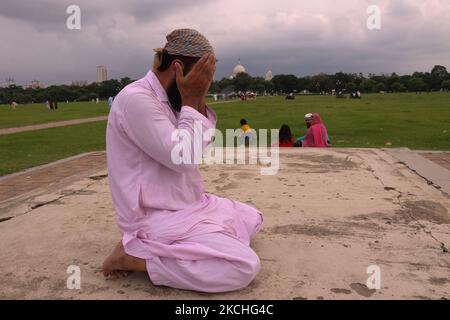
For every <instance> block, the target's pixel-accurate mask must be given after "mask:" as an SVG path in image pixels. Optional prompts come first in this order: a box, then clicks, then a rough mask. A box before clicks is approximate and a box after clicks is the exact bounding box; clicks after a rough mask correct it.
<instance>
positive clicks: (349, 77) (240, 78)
mask: <svg viewBox="0 0 450 320" xmlns="http://www.w3.org/2000/svg"><path fill="white" fill-rule="evenodd" d="M131 82H132V80H131V79H130V78H128V77H126V78H122V79H120V80H108V81H104V82H102V83H91V84H89V85H86V86H76V85H58V86H50V87H47V88H45V89H31V88H23V87H21V86H13V87H9V88H0V104H10V103H12V102H13V101H15V102H17V103H31V102H35V103H42V102H45V101H48V100H53V101H90V100H92V99H97V98H99V99H108V98H109V97H111V96H115V95H117V93H118V92H119V91H120V90H122V89H123V88H124V87H125V86H126V85H128V84H130V83H131ZM304 90H306V91H308V92H311V93H321V92H331V91H332V90H336V91H346V92H353V91H356V90H359V91H361V92H364V93H372V92H380V91H385V92H424V91H440V90H450V73H448V71H447V69H446V68H445V67H444V66H439V65H437V66H435V67H434V68H433V69H432V70H431V72H415V73H413V74H412V75H403V76H400V75H397V74H396V73H392V74H390V75H375V74H369V75H368V76H364V75H363V74H362V73H359V74H355V73H343V72H338V73H336V74H333V75H331V74H324V73H322V74H318V75H314V76H305V77H297V76H295V75H289V74H288V75H285V74H283V75H276V76H275V77H273V79H272V80H270V81H266V80H265V79H264V78H262V77H252V76H250V75H249V74H247V73H240V74H238V75H237V76H236V77H235V78H233V79H229V78H223V79H222V80H220V81H214V82H213V83H212V85H211V89H210V92H211V93H231V92H239V91H240V92H247V91H253V92H257V93H259V94H262V93H269V94H270V93H280V94H285V93H292V92H302V91H304Z"/></svg>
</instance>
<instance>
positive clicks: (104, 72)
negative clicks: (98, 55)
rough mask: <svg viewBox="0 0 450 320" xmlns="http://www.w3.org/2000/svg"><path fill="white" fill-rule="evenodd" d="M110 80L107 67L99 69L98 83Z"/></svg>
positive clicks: (99, 67)
mask: <svg viewBox="0 0 450 320" xmlns="http://www.w3.org/2000/svg"><path fill="white" fill-rule="evenodd" d="M106 80H108V70H106V67H105V66H98V67H97V83H100V82H103V81H106Z"/></svg>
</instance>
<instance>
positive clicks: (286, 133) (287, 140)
mask: <svg viewBox="0 0 450 320" xmlns="http://www.w3.org/2000/svg"><path fill="white" fill-rule="evenodd" d="M294 143H295V141H294V136H293V135H292V132H291V128H290V127H289V126H288V125H287V124H283V125H282V126H281V128H280V133H279V139H278V142H277V143H275V144H274V145H272V146H273V147H280V148H292V147H294Z"/></svg>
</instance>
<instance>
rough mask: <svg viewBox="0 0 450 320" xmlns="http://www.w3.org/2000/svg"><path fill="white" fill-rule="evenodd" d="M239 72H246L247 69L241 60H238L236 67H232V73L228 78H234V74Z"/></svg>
mask: <svg viewBox="0 0 450 320" xmlns="http://www.w3.org/2000/svg"><path fill="white" fill-rule="evenodd" d="M240 73H247V70H246V69H245V67H244V66H243V65H242V64H241V60H239V63H238V64H237V66H236V67H234V69H233V74H232V75H231V77H230V79H234V78H236V76H237V75H238V74H240Z"/></svg>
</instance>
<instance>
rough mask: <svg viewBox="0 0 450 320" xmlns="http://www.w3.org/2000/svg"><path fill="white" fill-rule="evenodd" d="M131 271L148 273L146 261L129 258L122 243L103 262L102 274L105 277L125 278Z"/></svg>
mask: <svg viewBox="0 0 450 320" xmlns="http://www.w3.org/2000/svg"><path fill="white" fill-rule="evenodd" d="M131 271H146V264H145V260H142V259H139V258H135V257H132V256H129V255H128V254H127V253H126V252H125V250H124V248H123V245H122V241H120V242H119V243H118V244H117V245H116V247H115V248H114V250H113V252H112V253H111V254H110V255H109V257H108V258H106V260H105V261H104V262H103V267H102V272H103V275H104V276H105V277H113V278H123V277H126V276H128V275H129V274H130V273H131Z"/></svg>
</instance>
